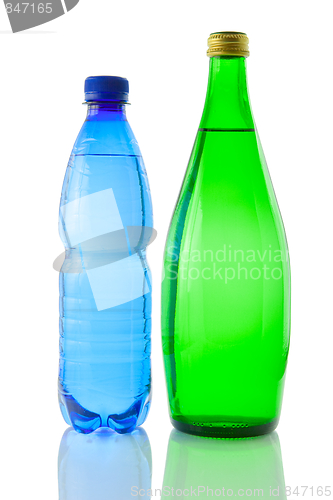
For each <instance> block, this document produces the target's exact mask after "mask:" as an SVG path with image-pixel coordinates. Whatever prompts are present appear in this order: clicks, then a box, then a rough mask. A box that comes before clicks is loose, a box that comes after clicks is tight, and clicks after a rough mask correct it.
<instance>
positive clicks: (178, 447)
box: [162, 430, 286, 500]
mask: <svg viewBox="0 0 333 500" xmlns="http://www.w3.org/2000/svg"><path fill="white" fill-rule="evenodd" d="M171 488H174V496H178V497H180V498H183V497H184V498H185V497H186V496H190V497H192V496H194V497H195V496H202V497H208V498H210V497H214V498H215V497H219V496H220V497H232V498H234V497H236V496H237V497H245V498H247V497H260V498H266V499H272V498H274V497H278V498H279V499H282V500H284V499H286V491H285V484H284V474H283V466H282V457H281V450H280V443H279V437H278V435H277V433H276V432H273V433H271V434H267V435H266V436H260V437H256V438H248V439H222V440H221V439H203V438H202V437H198V436H191V435H188V434H183V433H181V432H179V431H176V430H173V431H172V432H171V434H170V439H169V446H168V454H167V461H166V466H165V473H164V480H163V495H162V498H166V497H169V496H172V495H171V493H172V489H171ZM177 490H178V492H177ZM191 491H192V494H191ZM193 491H194V493H193ZM170 492H171V493H170ZM181 492H182V494H180V493H181Z"/></svg>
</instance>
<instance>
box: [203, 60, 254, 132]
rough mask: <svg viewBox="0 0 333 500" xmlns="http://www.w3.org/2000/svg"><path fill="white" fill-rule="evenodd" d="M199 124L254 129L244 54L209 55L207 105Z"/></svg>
mask: <svg viewBox="0 0 333 500" xmlns="http://www.w3.org/2000/svg"><path fill="white" fill-rule="evenodd" d="M200 128H208V129H253V128H254V121H253V118H252V113H251V107H250V101H249V96H248V91H247V82H246V60H245V57H236V56H215V57H211V58H210V63H209V78H208V87H207V94H206V101H205V107H204V110H203V114H202V118H201V122H200Z"/></svg>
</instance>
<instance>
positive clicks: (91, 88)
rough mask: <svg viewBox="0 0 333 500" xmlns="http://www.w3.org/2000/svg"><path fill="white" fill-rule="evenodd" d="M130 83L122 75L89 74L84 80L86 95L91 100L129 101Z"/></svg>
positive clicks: (86, 98) (88, 100)
mask: <svg viewBox="0 0 333 500" xmlns="http://www.w3.org/2000/svg"><path fill="white" fill-rule="evenodd" d="M128 91H129V85H128V80H127V79H126V78H121V77H120V76H89V77H88V78H86V81H85V82H84V95H85V100H86V101H87V102H90V101H124V102H127V101H128Z"/></svg>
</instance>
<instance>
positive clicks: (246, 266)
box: [162, 32, 290, 437]
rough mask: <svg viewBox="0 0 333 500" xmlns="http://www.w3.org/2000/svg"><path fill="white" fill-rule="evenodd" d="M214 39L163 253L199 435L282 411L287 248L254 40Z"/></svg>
mask: <svg viewBox="0 0 333 500" xmlns="http://www.w3.org/2000/svg"><path fill="white" fill-rule="evenodd" d="M208 45H209V49H208V52H207V54H208V55H209V56H210V70H209V80H208V90H207V96H206V102H205V107H204V111H203V115H202V119H201V122H200V127H199V130H198V133H197V137H196V140H195V143H194V147H193V151H192V154H191V157H190V161H189V165H188V167H187V171H186V175H185V179H184V182H183V186H182V189H181V192H180V195H179V198H178V201H177V204H176V208H175V212H174V215H173V219H172V222H171V226H170V229H169V234H168V238H167V243H166V248H165V257H164V279H163V284H162V339H163V354H164V363H165V370H166V380H167V387H168V394H169V402H170V413H171V420H172V423H173V425H174V426H175V427H176V428H177V429H179V430H181V431H184V432H188V433H191V434H198V435H205V436H216V437H243V436H244V437H246V436H256V435H260V434H266V433H267V432H270V431H272V430H273V429H274V428H275V427H276V426H277V424H278V420H279V415H280V410H281V402H282V394H283V386H284V379H285V371H286V363H287V357H288V349H289V330H290V272H289V257H288V249H287V242H286V237H285V232H284V228H283V223H282V219H281V215H280V212H279V208H278V205H277V201H276V198H275V194H274V190H273V186H272V183H271V180H270V177H269V173H268V170H267V166H266V163H265V158H264V155H263V151H262V148H261V145H260V141H259V137H258V134H257V131H256V128H255V125H254V121H253V117H252V113H251V108H250V103H249V97H248V91H247V83H246V57H247V56H248V55H249V52H248V38H247V36H246V35H245V34H244V33H234V32H222V33H213V34H212V35H211V36H210V37H209V39H208Z"/></svg>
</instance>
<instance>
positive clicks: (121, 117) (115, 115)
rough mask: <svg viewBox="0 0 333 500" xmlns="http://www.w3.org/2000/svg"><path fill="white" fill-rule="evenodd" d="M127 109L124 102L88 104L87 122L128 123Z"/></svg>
mask: <svg viewBox="0 0 333 500" xmlns="http://www.w3.org/2000/svg"><path fill="white" fill-rule="evenodd" d="M125 107H126V105H125V103H123V102H111V101H110V102H105V101H104V102H103V101H99V102H93V103H88V110H87V117H86V121H127V118H126V109H125Z"/></svg>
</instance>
